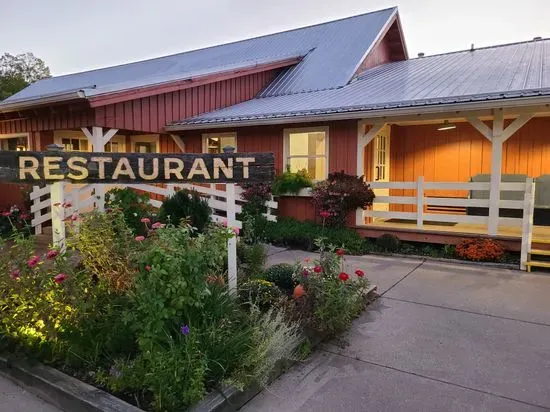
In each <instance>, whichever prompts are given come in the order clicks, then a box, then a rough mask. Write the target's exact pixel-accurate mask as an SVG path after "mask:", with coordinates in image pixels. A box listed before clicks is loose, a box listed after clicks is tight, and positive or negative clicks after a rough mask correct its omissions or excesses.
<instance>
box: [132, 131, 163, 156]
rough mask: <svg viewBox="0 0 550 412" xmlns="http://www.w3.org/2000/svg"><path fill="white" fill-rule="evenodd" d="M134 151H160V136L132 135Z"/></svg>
mask: <svg viewBox="0 0 550 412" xmlns="http://www.w3.org/2000/svg"><path fill="white" fill-rule="evenodd" d="M131 139H132V152H134V153H158V152H159V136H158V135H156V134H154V135H138V136H132V138H131Z"/></svg>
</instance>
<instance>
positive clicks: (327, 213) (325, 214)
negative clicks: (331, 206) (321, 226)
mask: <svg viewBox="0 0 550 412" xmlns="http://www.w3.org/2000/svg"><path fill="white" fill-rule="evenodd" d="M319 216H321V217H322V218H323V219H326V218H327V217H330V213H329V212H327V211H326V210H323V211H322V212H321V213H319Z"/></svg>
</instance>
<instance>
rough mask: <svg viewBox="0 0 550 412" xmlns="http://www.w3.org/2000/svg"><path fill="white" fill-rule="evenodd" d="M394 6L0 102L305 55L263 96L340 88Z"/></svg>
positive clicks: (56, 80) (66, 80) (74, 77)
mask: <svg viewBox="0 0 550 412" xmlns="http://www.w3.org/2000/svg"><path fill="white" fill-rule="evenodd" d="M395 13H397V9H396V8H390V9H386V10H380V11H376V12H372V13H367V14H363V15H359V16H353V17H348V18H345V19H341V20H336V21H331V22H328V23H322V24H318V25H314V26H309V27H304V28H300V29H295V30H290V31H285V32H281V33H275V34H271V35H266V36H262V37H257V38H253V39H248V40H243V41H238V42H235V43H229V44H224V45H219V46H214V47H209V48H205V49H200V50H194V51H189V52H185V53H180V54H175V55H172V56H166V57H160V58H156V59H151V60H145V61H140V62H135V63H129V64H124V65H120V66H114V67H107V68H103V69H97V70H91V71H87V72H82V73H75V74H70V75H65V76H58V77H52V78H48V79H44V80H40V81H37V82H36V83H33V84H31V85H30V86H28V87H27V88H25V89H24V90H22V91H20V92H19V93H17V94H15V95H13V96H11V97H9V98H7V99H6V100H4V101H3V102H2V103H0V106H1V105H2V104H6V103H13V102H20V101H26V100H35V99H39V98H41V97H47V96H55V95H61V94H64V93H67V92H68V91H75V90H79V91H81V92H82V93H83V94H84V97H91V96H95V95H98V94H103V93H111V92H116V91H121V90H126V89H128V88H132V87H139V86H144V85H152V84H157V83H164V82H167V81H173V80H181V79H186V78H189V77H191V76H197V75H199V74H204V73H215V72H223V71H227V70H230V69H232V68H235V67H243V66H249V65H250V64H254V63H258V62H264V63H265V62H270V61H278V60H281V59H282V58H284V57H290V56H293V57H296V56H300V57H301V56H305V58H304V59H303V60H302V61H301V62H300V63H299V64H298V65H296V66H295V67H293V68H292V69H290V70H288V71H286V72H285V74H284V75H283V76H280V77H278V78H277V80H276V81H275V82H274V83H273V84H271V85H270V87H269V89H268V90H266V91H265V93H264V95H276V94H286V93H296V92H302V91H311V90H322V89H328V88H333V87H339V86H343V85H344V84H346V83H347V82H349V80H350V79H351V77H352V76H353V74H354V72H355V69H356V67H357V65H358V64H359V63H360V62H361V60H362V58H363V57H364V56H365V54H366V52H367V50H368V49H369V48H370V47H371V45H372V44H373V43H374V41H375V40H376V38H377V37H378V36H379V34H380V33H381V31H382V29H383V28H384V27H385V26H386V24H388V22H389V21H390V19H391V18H392V17H393V16H394V15H395Z"/></svg>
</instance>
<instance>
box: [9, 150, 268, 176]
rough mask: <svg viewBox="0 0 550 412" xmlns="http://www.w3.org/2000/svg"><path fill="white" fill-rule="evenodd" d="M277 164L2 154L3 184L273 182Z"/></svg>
mask: <svg viewBox="0 0 550 412" xmlns="http://www.w3.org/2000/svg"><path fill="white" fill-rule="evenodd" d="M274 163H275V162H274V156H273V153H222V154H195V153H184V154H182V153H171V154H169V153H162V154H160V153H159V154H157V153H82V152H62V151H59V152H53V151H52V152H0V182H16V183H18V182H19V183H22V182H25V183H55V182H60V181H70V182H73V183H178V182H195V183H254V182H269V181H271V180H273V176H274V173H275V169H274Z"/></svg>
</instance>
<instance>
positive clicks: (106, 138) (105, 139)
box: [102, 129, 118, 145]
mask: <svg viewBox="0 0 550 412" xmlns="http://www.w3.org/2000/svg"><path fill="white" fill-rule="evenodd" d="M117 132H118V129H109V130H108V131H107V133H105V134H104V135H103V138H102V139H103V145H106V144H107V143H108V142H109V140H111V139H112V137H113V136H114V135H115V134H117Z"/></svg>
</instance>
